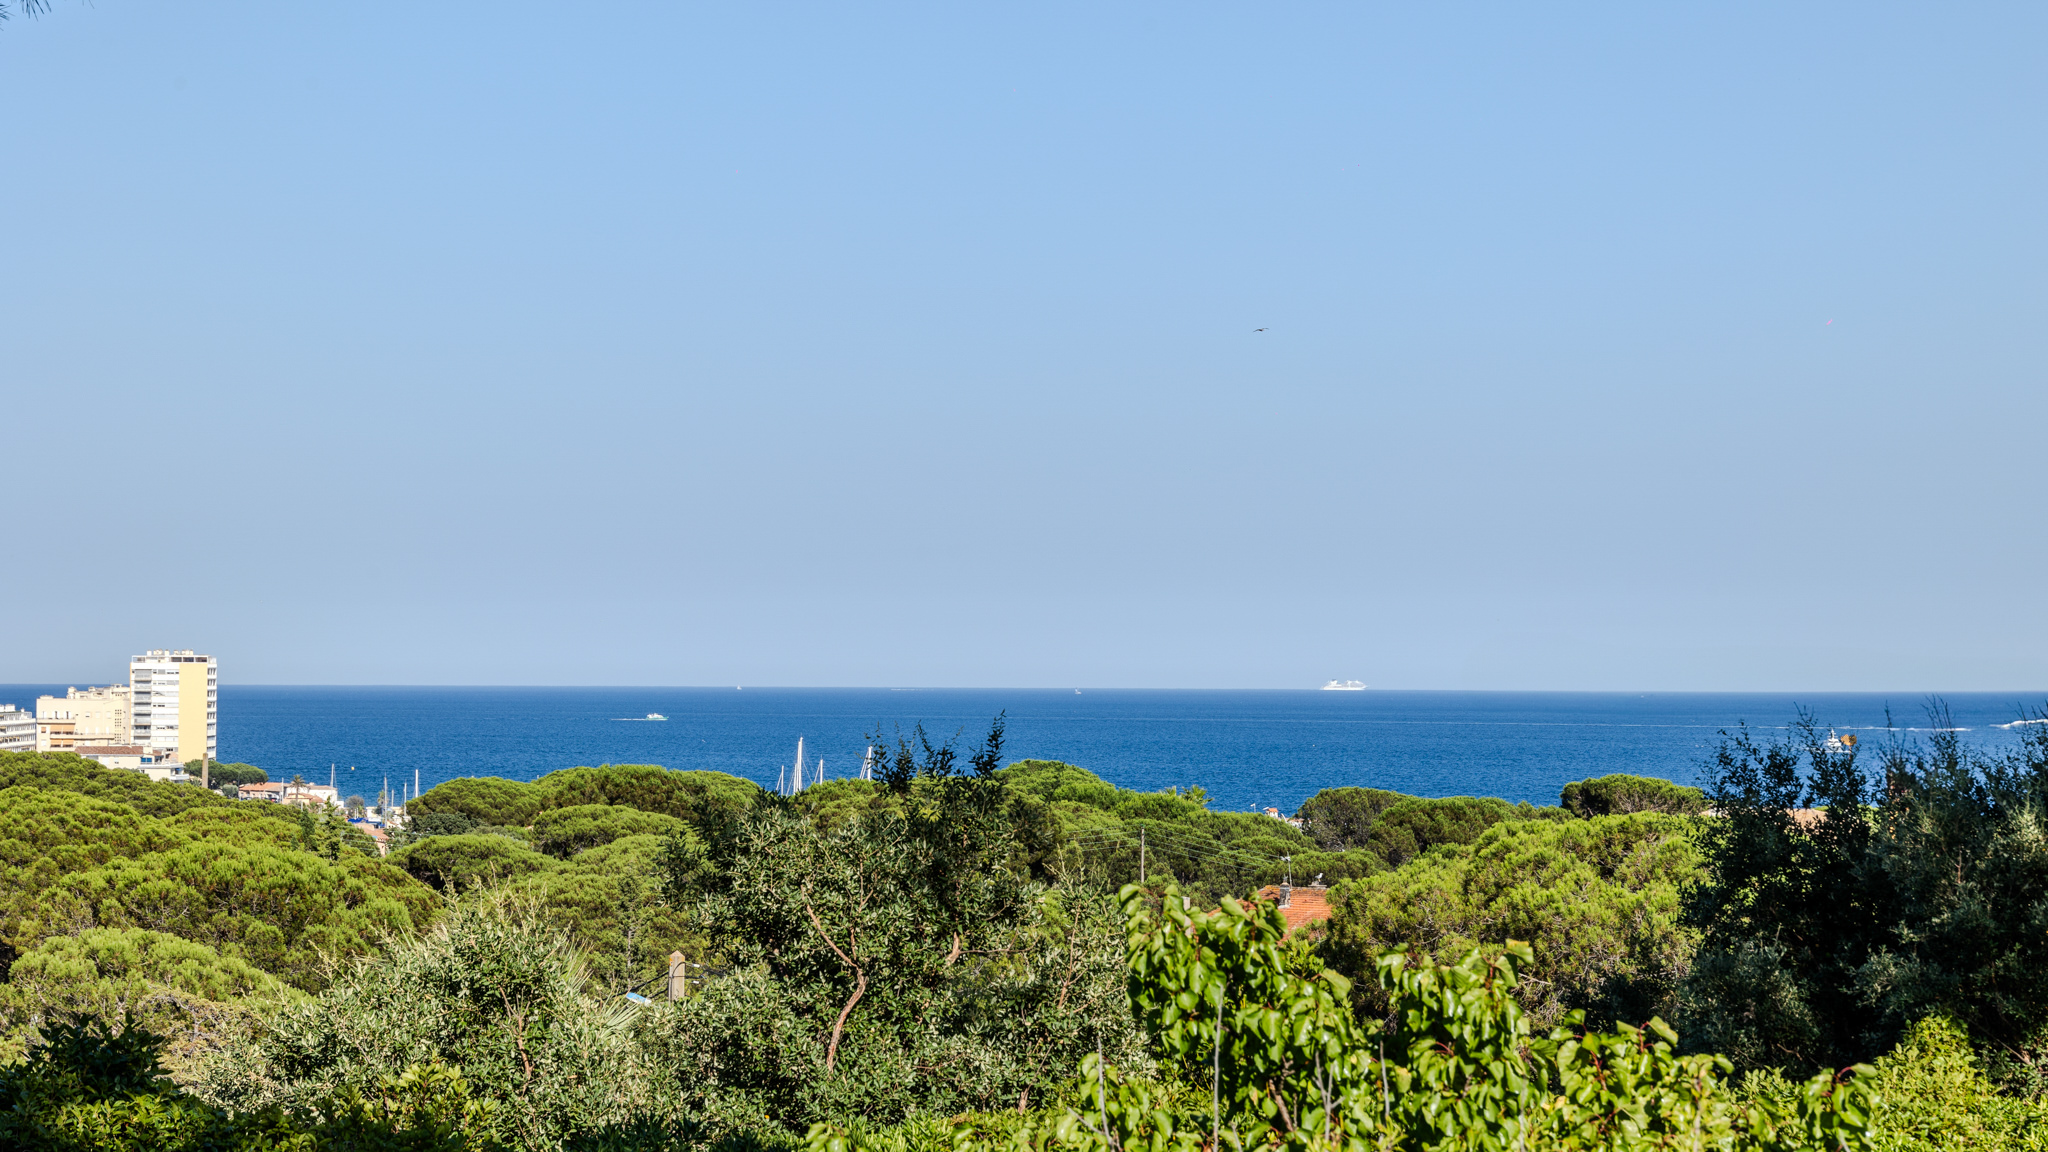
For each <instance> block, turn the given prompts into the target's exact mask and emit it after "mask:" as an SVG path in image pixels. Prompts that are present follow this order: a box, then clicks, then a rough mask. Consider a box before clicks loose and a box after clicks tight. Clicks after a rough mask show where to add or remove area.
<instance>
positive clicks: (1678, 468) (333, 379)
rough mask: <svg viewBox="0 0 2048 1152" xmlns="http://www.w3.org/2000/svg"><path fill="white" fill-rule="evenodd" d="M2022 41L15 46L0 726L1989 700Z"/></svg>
mask: <svg viewBox="0 0 2048 1152" xmlns="http://www.w3.org/2000/svg"><path fill="white" fill-rule="evenodd" d="M2044 33H2048V10H2043V9H2042V8H2041V7H2040V6H2038V5H2020V4H2011V5H1992V4H1986V5H1974V6H1967V7H1958V6H1941V7H1934V6H1925V5H1922V6H1903V5H1884V4H1867V3H1861V4H1853V5H1852V4H1801V5H1782V4H1722V5H1711V6H1710V5H1640V4H1609V5H1600V4H1584V5H1570V6H1564V7H1558V6H1547V7H1546V6H1529V5H1510V4H1498V5H1377V6H1372V5H1359V4H1341V5H1331V4H1292V5H1285V6H1278V5H1274V6H1253V5H1241V4H1232V5H1223V4H1187V3H1174V4H1119V5H1107V6H1105V5H1099V4H1097V5H1079V4H1035V5H1030V6H1014V5H1013V6H994V5H939V4H932V5H924V6H918V5H897V4H866V5H832V6H828V5H721V6H715V7H711V6H692V5H673V4H652V3H647V4H633V3H613V4H603V5H585V6H574V7H564V6H562V5H558V4H556V5H538V4H525V3H510V4H508V3H496V4H490V5H484V4H477V3H445V4H436V5H421V6H413V7H411V8H407V9H364V8H361V7H348V6H337V5H279V4H254V3H221V4H208V5H188V4H175V5H166V4H143V3H139V2H136V0H94V3H92V4H91V5H89V6H88V5H84V4H80V3H75V2H72V0H56V6H55V8H54V10H53V11H52V12H50V13H49V14H48V15H46V16H43V17H41V18H38V19H22V18H19V17H17V18H16V19H14V20H12V21H10V22H8V24H7V25H6V26H5V29H4V31H0V86H4V96H5V102H6V106H7V107H8V108H9V109H10V113H9V115H8V116H7V118H6V124H5V128H4V132H0V140H4V154H0V156H4V158H0V164H4V173H5V177H6V178H5V179H4V181H0V205H4V208H5V212H6V220H7V223H6V225H5V227H4V228H0V289H4V292H5V298H6V300H7V301H8V304H7V307H6V309H5V310H4V313H0V403H4V405H5V412H6V420H5V424H4V426H5V427H6V428H7V429H8V431H7V437H8V443H9V447H8V449H7V453H6V459H7V461H8V463H9V464H10V465H11V466H10V468H9V469H8V471H9V479H10V481H11V483H10V484H9V488H10V494H11V497H12V498H11V500H10V501H9V504H10V506H11V507H12V508H13V509H14V510H15V511H16V512H17V514H18V515H20V516H22V517H24V518H25V519H18V520H15V521H13V523H14V524H15V525H17V526H18V527H16V528H14V529H11V530H10V535H11V538H12V540H13V543H11V544H10V545H9V546H8V551H9V552H10V553H12V556H11V558H10V559H9V561H8V562H7V563H6V564H4V566H0V568H4V571H5V573H6V575H5V577H4V579H0V600H4V601H6V602H9V604H10V611H9V623H8V625H7V627H6V630H5V631H6V640H5V642H4V643H0V682H7V681H15V682H50V681H66V680H77V681H80V682H83V681H87V680H105V679H107V678H108V677H109V676H113V675H116V674H118V672H119V670H120V668H121V667H122V664H121V661H122V660H123V659H124V658H125V657H126V656H127V655H128V654H129V653H131V652H133V651H139V650H141V649H143V648H146V647H161V646H165V645H172V646H178V647H184V646H194V647H198V648H201V649H203V650H209V651H212V652H214V653H216V654H218V655H219V656H220V657H221V659H222V674H223V678H224V679H226V680H229V681H241V682H271V683H456V684H463V683H474V684H493V683H495V684H507V683H510V684H517V683H527V684H579V683H580V684H635V683H644V684H720V683H746V684H792V685H870V684H919V685H986V686H1030V685H1045V686H1064V685H1068V684H1073V685H1081V686H1102V687H1109V686H1153V687H1176V686H1217V687H1260V686H1276V687H1287V686H1311V685H1314V684H1318V683H1320V682H1322V681H1323V680H1325V679H1328V678H1331V677H1347V678H1349V677H1355V678H1358V679H1362V680H1365V681H1367V682H1369V683H1371V684H1373V685H1375V686H1379V687H1433V688H1586V689H1595V688H1612V689H1646V690H1647V689H1728V690H1744V689H1770V690H1809V691H1818V690H1831V689H1832V690H1855V689H1872V690H1886V691H1894V690H1907V691H1930V690H1938V691H1964V690H1971V689H1984V690H2008V689H2010V690H2031V689H2040V688H2043V687H2048V614H2044V613H2042V612H2041V611H2040V610H2039V594H2040V588H2041V586H2042V583H2043V576H2044V574H2048V533H2044V531H2043V529H2042V521H2041V512H2040V508H2039V503H2040V497H2041V493H2042V491H2043V481H2044V478H2048V476H2044V473H2048V464H2044V453H2043V451H2042V429H2043V427H2044V417H2048V389H2044V388H2043V379H2042V377H2043V364H2044V356H2043V353H2044V351H2048V342H2044V328H2043V316H2044V311H2043V306H2044V304H2048V292H2044V287H2048V251H2044V248H2048V245H2044V223H2043V222H2044V219H2048V217H2044V214H2043V212H2042V211H2041V205H2042V204H2043V203H2048V187H2044V179H2043V177H2044V157H2048V149H2044V147H2043V144H2044V143H2048V141H2044V135H2048V129H2044V121H2043V119H2042V117H2041V115H2040V110H2041V109H2042V108H2043V107H2044V105H2048V100H2044V97H2048V91H2044V89H2048V71H2044V70H2043V69H2042V68H2041V67H2040V66H2039V61H2040V59H2041V53H2042V50H2043V48H2044V46H2048V44H2044ZM1258 328H1264V329H1266V331H1263V332H1257V331H1254V329H1258ZM192 469H197V470H200V471H201V472H203V476H204V479H203V482H202V483H203V488H204V492H205V499H204V501H203V504H202V506H200V507H198V508H196V509H194V508H191V507H188V506H183V505H181V504H180V503H179V502H178V501H176V500H174V499H170V498H168V497H166V496H163V495H159V494H157V493H156V492H154V491H153V490H152V488H151V486H150V481H149V478H150V477H152V476H155V475H160V474H171V473H177V472H181V471H187V470H192Z"/></svg>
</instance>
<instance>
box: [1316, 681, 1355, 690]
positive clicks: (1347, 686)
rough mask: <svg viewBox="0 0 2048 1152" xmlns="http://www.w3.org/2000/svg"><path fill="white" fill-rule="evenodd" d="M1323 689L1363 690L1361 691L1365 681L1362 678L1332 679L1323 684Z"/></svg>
mask: <svg viewBox="0 0 2048 1152" xmlns="http://www.w3.org/2000/svg"><path fill="white" fill-rule="evenodd" d="M1323 691H1325V692H1363V691H1365V681H1363V680H1332V681H1330V682H1329V683H1328V684H1325V685H1323Z"/></svg>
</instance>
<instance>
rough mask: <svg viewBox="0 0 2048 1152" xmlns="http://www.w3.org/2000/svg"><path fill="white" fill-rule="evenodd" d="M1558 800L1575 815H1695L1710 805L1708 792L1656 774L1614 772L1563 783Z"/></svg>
mask: <svg viewBox="0 0 2048 1152" xmlns="http://www.w3.org/2000/svg"><path fill="white" fill-rule="evenodd" d="M1559 802H1560V803H1562V804H1563V805H1564V806H1565V808H1567V809H1569V810H1570V812H1571V814H1572V815H1574V816H1619V815H1623V814H1625V813H1629V812H1670V813H1673V814H1674V815H1680V816H1696V815H1698V814H1699V813H1700V812H1701V810H1703V809H1705V808H1706V806H1707V796H1706V793H1704V792H1702V791H1700V790H1699V789H1697V788H1687V787H1685V786H1684V785H1681V784H1673V783H1672V782H1671V781H1669V780H1659V779H1657V778H1656V777H1654V776H1627V775H1621V774H1618V773H1617V774H1615V775H1612V776H1602V777H1599V778H1598V779H1594V780H1577V781H1574V782H1572V783H1570V784H1567V785H1565V786H1564V790H1563V792H1562V793H1560V794H1559Z"/></svg>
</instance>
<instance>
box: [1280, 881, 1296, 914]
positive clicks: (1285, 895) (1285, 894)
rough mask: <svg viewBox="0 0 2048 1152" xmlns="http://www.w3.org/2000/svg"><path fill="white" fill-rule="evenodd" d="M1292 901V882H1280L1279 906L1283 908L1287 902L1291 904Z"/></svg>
mask: <svg viewBox="0 0 2048 1152" xmlns="http://www.w3.org/2000/svg"><path fill="white" fill-rule="evenodd" d="M1293 902H1294V885H1292V884H1282V885H1281V886H1280V906H1281V907H1282V908H1285V907H1287V906H1288V905H1289V904H1291V903H1293Z"/></svg>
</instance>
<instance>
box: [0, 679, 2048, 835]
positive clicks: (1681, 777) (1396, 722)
mask: <svg viewBox="0 0 2048 1152" xmlns="http://www.w3.org/2000/svg"><path fill="white" fill-rule="evenodd" d="M52 691H54V692H56V693H57V694H59V695H61V694H62V692H63V688H62V686H57V687H56V688H54V689H53V688H52V687H50V686H47V685H0V703H6V702H13V703H17V704H21V705H23V706H25V707H33V703H34V698H35V697H36V696H38V695H41V694H43V693H46V692H52ZM2044 696H2048V694H2042V693H2035V694H2028V693H2012V694H1997V695H1994V694H1959V695H1953V696H1948V697H1946V698H1945V699H1946V702H1947V704H1948V706H1949V709H1950V711H1951V715H1952V716H1953V723H1954V724H1955V725H1956V726H1958V727H1962V728H1965V729H1967V730H1968V731H1967V733H1966V736H1965V738H1966V739H1968V740H1971V741H1973V742H1976V743H1979V744H1983V745H1986V746H1989V747H1992V748H1997V747H2000V746H2009V745H2010V744H2011V743H2012V742H2013V740H2014V739H2015V733H2014V731H2013V730H2009V729H2001V728H1999V727H1997V725H2000V724H2005V723H2008V722H2010V721H2012V720H2014V719H2016V718H2018V717H2019V715H2020V709H2021V707H2022V706H2032V707H2036V708H2038V707H2040V706H2041V704H2042V702H2043V699H2044ZM1800 707H1805V708H1807V709H1809V710H1811V711H1812V712H1814V713H1815V714H1817V715H1818V716H1819V718H1820V719H1821V721H1822V722H1823V723H1824V724H1828V725H1832V726H1833V727H1835V728H1836V729H1838V730H1840V731H1843V732H1851V731H1853V732H1856V733H1858V734H1861V735H1864V736H1865V737H1866V738H1869V737H1881V736H1882V731H1881V730H1882V728H1883V727H1884V725H1885V723H1886V710H1887V709H1889V710H1890V714H1891V718H1892V721H1893V722H1894V723H1895V724H1897V725H1898V726H1899V727H1900V728H1901V729H1902V730H1908V731H1906V732H1905V735H1907V736H1908V737H1911V736H1912V735H1914V732H1913V731H1910V730H1924V729H1926V728H1927V727H1928V726H1929V720H1928V717H1927V699H1926V698H1925V697H1919V696H1882V695H1873V694H1808V695H1797V696H1792V695H1766V694H1711V693H1651V694H1647V695H1637V694H1624V693H1585V692H1399V691H1379V690H1369V691H1364V692H1320V691H1283V690H1271V691H1222V690H1218V691H1197V690H1176V691H1144V690H1103V691H1086V690H1084V691H1082V692H1079V693H1076V692H1074V691H1072V690H1061V691H1049V690H1043V689H1028V690H1002V689H971V690H967V689H929V690H925V689H919V690H908V689H900V690H889V689H856V688H846V689H835V688H744V689H735V688H422V687H410V688H409V687H391V688H348V687H284V686H235V685H226V686H223V687H222V688H221V690H220V755H221V758H222V759H225V760H239V761H245V762H247V763H251V764H256V765H258V766H260V767H262V768H264V769H265V770H267V771H268V772H269V773H270V775H271V777H272V778H273V779H278V778H287V779H288V778H290V777H291V776H292V775H293V774H299V775H303V776H305V777H306V778H307V779H309V780H313V781H316V782H321V783H324V782H326V781H327V780H328V778H329V773H330V771H331V772H332V773H333V776H334V779H335V782H336V783H337V784H339V785H341V786H342V788H343V790H344V793H354V794H359V795H362V796H365V797H374V796H375V795H376V793H377V790H378V789H379V788H380V787H381V786H382V785H383V783H384V781H385V780H387V779H388V780H389V781H390V782H391V785H392V787H393V788H394V790H395V789H397V788H398V786H399V785H400V782H401V781H402V782H403V783H404V784H405V785H406V786H408V788H409V786H410V785H411V784H412V781H413V780H414V778H415V774H417V778H418V780H419V781H420V783H421V784H422V785H423V786H425V787H428V788H431V787H433V786H434V785H436V784H438V783H440V782H442V781H444V780H449V779H452V778H455V777H458V776H505V777H510V778H512V779H515V780H532V779H534V778H535V777H538V776H540V775H542V774H544V773H547V772H552V771H554V770H555V769H558V768H568V767H572V766H575V765H579V764H604V763H622V764H623V763H631V764H662V765H666V766H668V767H670V768H708V769H716V770H718V771H721V772H730V773H733V774H734V775H738V776H745V777H747V778H749V779H751V780H754V781H756V782H758V783H760V784H763V785H766V786H770V787H772V786H774V784H775V782H776V779H777V776H778V773H779V772H780V771H781V770H782V769H784V768H786V767H787V766H788V765H789V764H790V762H791V761H792V760H793V759H794V757H795V753H796V744H797V740H798V738H799V737H801V738H802V739H803V741H804V753H805V757H806V759H807V760H808V761H809V764H807V766H806V767H807V769H815V766H816V762H817V761H818V760H819V759H823V760H824V762H825V771H826V774H827V775H828V776H833V777H838V776H848V775H853V774H855V773H857V772H858V770H859V767H860V762H861V755H862V752H863V750H864V749H865V748H866V746H867V744H868V743H869V740H868V736H869V734H870V733H873V732H875V731H877V730H878V729H879V730H880V731H881V732H882V733H883V734H884V736H885V737H889V738H893V737H894V736H895V734H896V733H897V731H898V730H899V728H900V729H901V730H902V731H903V732H904V733H906V734H907V733H908V732H909V731H910V730H911V728H912V727H913V726H914V725H917V724H920V723H921V724H923V725H924V727H925V730H926V731H927V732H928V733H931V734H932V735H933V736H934V737H935V738H939V737H952V736H953V735H954V734H955V733H959V738H960V743H961V744H962V746H963V747H971V746H974V745H978V744H979V743H980V741H981V738H982V737H983V735H985V734H986V732H987V731H988V725H989V721H990V719H991V718H992V717H994V716H995V714H996V713H997V712H999V711H1000V712H1005V713H1006V714H1007V715H1008V719H1009V741H1008V743H1007V745H1006V746H1005V749H1004V751H1005V754H1006V758H1009V759H1021V758H1025V757H1036V758H1043V759H1053V760H1065V761H1068V762H1069V763H1073V764H1078V765H1081V766H1082V767H1084V768H1088V769H1090V770H1091V771H1094V772H1096V773H1097V774H1099V775H1101V776H1102V777H1103V778H1105V779H1107V780H1109V781H1111V782H1112V783H1115V784H1119V785H1122V786H1124V787H1126V788H1138V789H1158V788H1165V787H1168V786H1179V787H1182V788H1186V787H1189V786H1194V785H1199V786H1200V787H1202V788H1203V789H1205V790H1207V792H1208V794H1209V797H1210V804H1211V807H1212V808H1215V809H1219V810H1236V811H1243V810H1246V809H1250V808H1261V807H1265V806H1267V805H1272V806H1274V807H1278V808H1280V809H1282V810H1285V811H1289V812H1291V811H1293V810H1294V808H1295V807H1296V806H1298V805H1299V804H1300V803H1301V802H1302V801H1303V800H1304V799H1306V798H1308V797H1309V796H1310V795H1312V794H1314V793H1315V792H1316V791H1317V790H1318V789H1321V788H1329V787H1335V786H1340V785H1364V786H1368V787H1374V788H1389V789H1393V790H1395V791H1398V792H1407V793H1411V794H1415V795H1422V796H1500V797H1503V798H1505V799H1508V800H1527V801H1530V802H1531V803H1535V804H1554V803H1556V802H1557V794H1558V789H1559V788H1560V787H1562V786H1563V785H1564V784H1565V783H1567V782H1569V781H1572V780H1583V779H1586V778H1588V777H1592V776H1602V775H1605V774H1607V773H1610V772H1632V773H1637V774H1642V775H1651V776H1663V777H1666V778H1669V779H1673V780H1678V781H1681V782H1692V781H1693V780H1694V779H1695V777H1696V775H1697V773H1698V771H1699V769H1700V767H1701V765H1702V763H1703V762H1704V761H1705V760H1706V759H1707V758H1708V757H1709V756H1710V755H1712V752H1713V749H1714V747H1715V745H1716V743H1717V742H1718V740H1719V735H1718V734H1719V732H1720V731H1721V730H1722V729H1726V728H1733V727H1734V726H1735V725H1736V724H1738V723H1740V722H1742V721H1748V723H1749V724H1750V726H1751V727H1752V728H1759V729H1764V730H1765V731H1766V733H1768V732H1769V730H1771V729H1774V728H1779V727H1782V726H1783V725H1785V724H1787V723H1788V722H1790V721H1791V720H1792V719H1793V717H1794V715H1795V710H1796V709H1798V708H1800ZM650 712H658V713H661V714H663V715H665V716H667V717H668V719H667V720H665V721H649V720H644V719H635V718H636V717H644V716H645V715H646V714H647V713H650Z"/></svg>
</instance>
